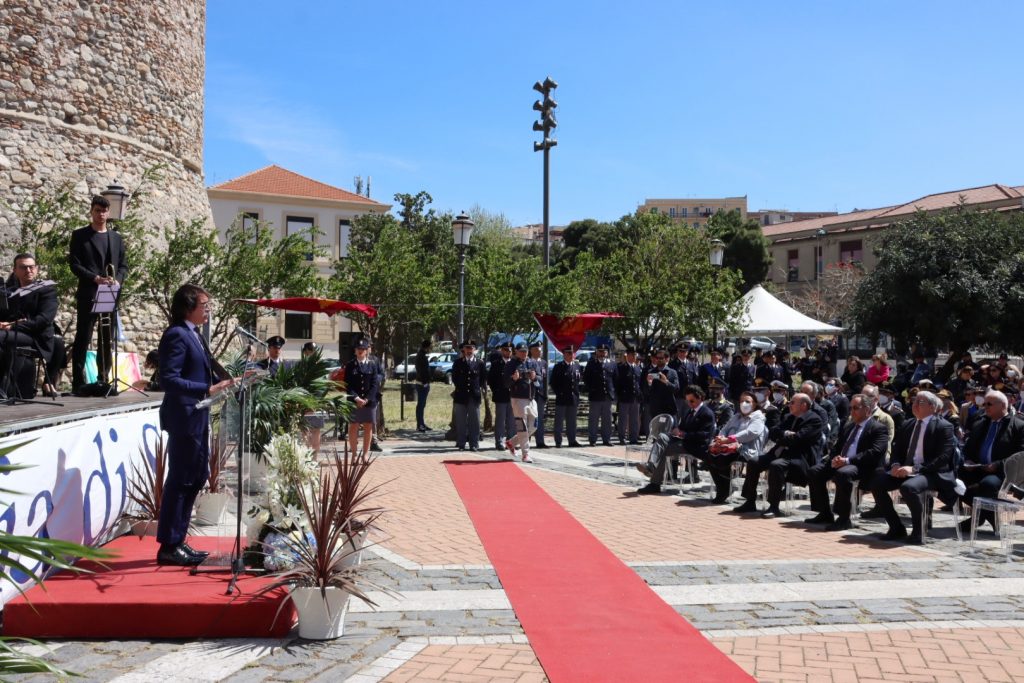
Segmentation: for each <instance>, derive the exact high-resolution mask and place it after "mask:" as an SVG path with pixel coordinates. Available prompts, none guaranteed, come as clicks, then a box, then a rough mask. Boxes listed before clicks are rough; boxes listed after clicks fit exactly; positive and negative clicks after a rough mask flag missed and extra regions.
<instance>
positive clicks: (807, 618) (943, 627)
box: [27, 440, 1024, 683]
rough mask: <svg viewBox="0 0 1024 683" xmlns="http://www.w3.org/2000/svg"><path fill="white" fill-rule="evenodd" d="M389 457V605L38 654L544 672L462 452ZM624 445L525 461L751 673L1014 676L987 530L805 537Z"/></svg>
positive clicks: (122, 671)
mask: <svg viewBox="0 0 1024 683" xmlns="http://www.w3.org/2000/svg"><path fill="white" fill-rule="evenodd" d="M385 446H386V451H387V452H386V453H385V454H384V456H383V457H381V458H380V460H379V461H378V463H377V466H376V467H375V468H374V469H375V472H374V477H375V481H377V482H379V483H382V484H384V490H385V494H384V499H383V501H382V503H383V505H385V507H387V508H389V513H388V516H387V518H386V520H385V522H384V524H383V533H382V534H380V535H378V537H377V538H376V539H375V540H376V542H377V545H376V546H374V548H373V549H372V552H370V553H367V555H368V557H367V558H366V561H365V562H364V569H365V572H366V575H367V578H369V579H370V580H371V581H373V582H374V583H376V584H378V585H380V586H383V587H385V588H388V589H391V590H393V591H396V592H398V593H399V594H400V597H398V598H395V599H391V600H390V601H384V602H382V606H383V609H382V611H379V612H368V611H365V610H362V609H359V608H358V607H357V606H353V608H352V610H351V611H350V612H349V614H348V616H347V618H346V621H345V624H346V626H345V635H344V636H343V637H342V638H340V639H339V640H336V641H330V642H310V641H303V640H301V639H298V638H297V637H295V636H292V637H289V638H284V639H279V640H278V639H265V640H218V641H203V642H182V641H137V640H136V641H132V640H126V641H103V642H100V641H90V642H78V641H60V640H54V641H50V642H48V643H45V644H44V645H43V647H45V648H48V650H49V653H48V654H46V657H47V658H48V659H50V660H52V661H53V662H55V663H57V664H59V665H61V666H63V667H66V668H68V669H70V670H73V671H76V672H79V673H81V674H82V675H83V677H82V678H81V679H80V680H83V681H111V680H116V681H146V682H147V683H148V682H150V681H154V680H182V681H186V680H196V681H218V680H226V681H238V682H241V681H245V682H246V683H248V682H251V681H332V682H333V681H342V680H350V681H353V683H371V682H376V681H401V682H405V681H492V680H493V681H499V680H500V681H522V682H527V681H543V680H546V679H545V677H544V673H543V669H542V668H541V666H540V663H539V662H538V660H537V658H536V656H535V655H534V653H533V651H532V650H531V649H530V647H529V643H528V642H527V639H526V636H525V634H524V633H523V631H522V629H521V627H520V626H519V622H518V621H517V619H516V617H515V613H514V612H513V611H512V609H510V607H509V605H508V602H507V599H505V598H504V593H503V591H502V590H501V584H500V582H499V581H498V578H497V576H496V575H495V573H494V570H493V569H492V568H491V566H490V564H489V562H488V560H487V555H486V553H485V552H484V550H483V547H482V546H481V544H480V541H479V539H478V538H477V536H476V533H475V531H474V530H473V525H472V522H471V521H470V520H469V518H468V516H467V515H466V512H465V509H464V508H463V506H462V504H461V501H460V500H459V498H458V495H457V493H456V492H455V489H454V486H453V485H452V483H451V480H450V478H449V477H448V474H447V472H446V471H445V468H444V467H443V464H442V463H443V461H444V460H445V459H446V458H453V459H455V458H460V459H461V458H465V457H466V456H467V455H468V454H464V453H458V452H456V451H454V450H452V449H451V448H450V444H442V443H437V442H425V441H412V440H407V441H399V440H389V441H388V442H386V443H385ZM623 450H624V449H622V448H621V447H611V448H607V447H606V448H602V447H597V448H584V449H578V450H575V451H570V450H568V449H562V450H558V449H548V450H538V451H535V452H534V453H533V456H534V458H535V460H536V463H537V464H535V465H533V466H528V467H527V472H528V473H529V474H530V476H532V477H533V478H534V480H535V481H537V483H538V484H539V485H541V486H542V487H543V488H544V489H545V490H547V491H548V492H549V493H550V495H551V496H552V497H553V498H554V499H555V500H557V501H558V502H559V503H560V504H562V505H563V506H564V507H565V508H566V509H567V510H569V511H570V512H571V513H572V514H573V515H574V516H576V517H577V518H578V519H579V520H580V521H581V522H582V523H583V524H584V525H585V526H586V527H587V528H588V529H589V530H590V531H591V532H592V533H593V534H594V535H595V536H596V537H597V538H598V539H600V540H601V541H602V542H603V543H604V544H605V545H606V546H608V548H609V549H611V550H612V552H614V553H615V554H617V555H618V556H619V557H620V559H622V560H623V561H624V562H626V563H628V564H630V565H631V566H632V567H634V569H635V570H636V571H637V573H638V574H639V575H640V576H641V577H642V578H643V579H644V580H645V581H647V583H648V584H650V585H651V586H652V587H653V588H654V589H655V590H656V591H657V592H658V593H659V594H660V595H661V596H662V597H663V598H664V599H665V600H666V601H667V602H669V604H671V605H673V607H674V608H675V609H676V610H677V611H678V612H679V613H680V614H681V615H683V616H684V617H686V618H687V619H688V620H689V621H690V622H691V623H692V624H694V626H696V627H697V628H698V629H700V630H701V631H703V632H704V634H705V635H706V636H707V637H709V638H710V639H711V640H712V642H714V643H715V644H716V645H717V646H718V647H719V648H721V649H722V650H723V651H724V652H726V653H727V654H729V655H730V656H731V657H732V658H733V659H734V660H735V661H736V662H737V663H738V664H740V665H741V666H742V667H743V668H745V669H746V670H747V671H749V672H750V673H752V674H753V675H754V676H755V677H756V678H758V679H759V680H765V681H804V680H815V681H831V680H835V681H857V680H859V681H872V680H887V681H893V680H908V681H910V680H913V681H953V680H956V681H967V680H978V681H981V680H985V681H1004V680H1005V681H1012V680H1024V664H1022V662H1024V655H1022V654H1021V653H1022V652H1024V621H1022V620H1019V619H1018V618H1017V617H1018V615H1021V614H1024V590H1022V587H1024V563H1021V562H1019V560H1018V561H1014V562H1006V561H1005V560H1004V557H1003V556H1002V555H1001V554H1000V553H999V552H998V543H997V542H996V540H995V539H994V537H993V536H986V537H984V538H983V540H982V542H981V544H980V545H981V549H980V551H979V552H978V553H977V554H975V555H968V554H966V552H965V550H966V548H965V544H963V543H960V542H958V541H957V540H956V538H955V536H954V534H953V529H952V523H951V522H952V520H951V518H950V516H949V515H948V514H947V513H939V514H937V515H936V521H935V524H936V529H935V530H934V531H933V538H932V542H931V543H929V544H928V545H926V546H924V547H921V548H917V547H907V546H903V545H900V544H890V543H883V542H881V541H878V540H875V539H873V538H871V537H870V535H871V533H872V532H877V531H881V530H883V525H881V524H879V523H877V522H872V521H867V520H865V521H862V522H860V528H858V529H855V530H853V531H851V532H849V533H844V534H829V533H824V532H821V531H819V530H816V529H812V528H809V527H807V526H806V525H805V524H803V523H802V519H803V518H804V517H806V516H809V514H808V512H807V509H806V503H805V501H796V503H795V505H796V509H795V510H794V511H793V514H792V515H791V516H789V517H787V518H784V519H781V520H761V519H760V518H758V517H756V516H755V517H752V518H751V517H746V518H745V517H740V516H736V515H734V514H732V513H730V512H729V508H728V507H724V506H715V505H712V504H711V503H709V502H708V501H707V492H706V490H705V489H701V488H699V487H695V488H694V489H693V490H687V491H684V492H682V493H681V494H679V495H676V494H666V495H662V496H652V497H636V496H634V495H633V494H632V491H633V489H634V488H636V487H637V486H638V485H639V481H640V480H639V478H638V475H635V474H634V473H633V472H632V471H631V470H629V469H626V468H624V467H623V460H622V458H623ZM479 457H501V454H500V453H498V452H496V451H485V452H483V453H481V454H480V456H479ZM1022 619H1024V617H1022ZM30 649H31V650H33V651H35V650H36V649H35V648H34V647H33V648H30ZM640 676H642V672H638V677H640ZM27 678H33V677H27ZM36 678H41V677H36Z"/></svg>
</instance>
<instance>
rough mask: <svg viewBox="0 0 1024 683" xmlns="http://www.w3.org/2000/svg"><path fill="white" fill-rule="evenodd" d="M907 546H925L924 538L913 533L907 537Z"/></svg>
mask: <svg viewBox="0 0 1024 683" xmlns="http://www.w3.org/2000/svg"><path fill="white" fill-rule="evenodd" d="M906 542H907V545H924V536H922V535H921V534H919V533H912V534H910V535H909V536H907V541H906Z"/></svg>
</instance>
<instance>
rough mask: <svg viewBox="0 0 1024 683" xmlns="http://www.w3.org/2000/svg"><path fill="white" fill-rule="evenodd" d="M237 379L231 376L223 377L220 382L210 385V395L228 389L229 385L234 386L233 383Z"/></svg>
mask: <svg viewBox="0 0 1024 683" xmlns="http://www.w3.org/2000/svg"><path fill="white" fill-rule="evenodd" d="M237 381H238V380H236V379H235V378H234V377H232V378H230V379H225V380H221V381H220V382H217V383H216V384H214V385H213V386H211V387H210V396H216V395H217V394H219V393H220V392H222V391H225V390H227V389H230V388H231V387H233V386H235V383H236V382H237Z"/></svg>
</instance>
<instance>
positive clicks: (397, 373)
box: [391, 353, 442, 382]
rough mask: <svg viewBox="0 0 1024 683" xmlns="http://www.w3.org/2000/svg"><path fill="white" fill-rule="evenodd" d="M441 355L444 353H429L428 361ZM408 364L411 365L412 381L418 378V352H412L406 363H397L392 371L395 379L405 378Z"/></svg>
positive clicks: (410, 376) (410, 379) (410, 377)
mask: <svg viewBox="0 0 1024 683" xmlns="http://www.w3.org/2000/svg"><path fill="white" fill-rule="evenodd" d="M440 355H442V354H440V353H428V354H427V363H430V362H431V361H433V360H434V359H435V358H437V357H438V356H440ZM406 366H408V367H409V381H410V382H412V381H414V380H415V379H416V354H415V353H414V354H412V355H411V356H409V357H408V358H406V359H405V362H404V363H399V364H398V365H396V366H395V369H394V370H393V371H392V373H391V376H392V377H394V378H395V379H405V368H406Z"/></svg>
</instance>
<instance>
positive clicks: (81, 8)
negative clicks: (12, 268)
mask: <svg viewBox="0 0 1024 683" xmlns="http://www.w3.org/2000/svg"><path fill="white" fill-rule="evenodd" d="M205 32H206V3H205V0H80V1H77V2H76V1H74V0H3V2H2V3H0V244H5V243H8V241H9V238H10V236H11V235H12V234H14V233H15V231H16V220H15V215H16V214H15V212H16V211H17V210H18V209H20V208H23V207H24V206H25V205H27V204H28V203H29V202H31V200H32V199H33V197H35V196H37V195H38V194H40V193H45V192H46V191H48V190H52V189H55V188H57V187H59V186H61V185H63V184H65V183H67V182H69V181H70V182H71V183H73V184H74V185H75V188H76V190H77V192H78V193H79V194H81V195H82V197H83V198H85V199H87V198H88V196H89V195H91V194H94V193H97V192H99V191H100V190H102V189H104V188H105V187H106V186H107V185H108V184H110V183H111V182H112V181H114V180H115V179H117V180H118V181H119V182H120V184H122V185H124V186H125V187H127V188H128V189H129V190H131V189H132V188H133V187H135V186H136V185H137V184H138V183H139V180H140V179H141V177H142V175H143V173H144V171H145V170H146V169H147V168H151V167H153V166H155V165H158V164H159V165H161V166H162V167H163V170H162V176H163V177H162V180H161V181H160V182H159V183H158V184H157V185H154V186H151V187H150V195H149V197H147V200H146V205H145V209H144V215H145V220H146V221H147V222H148V223H149V224H150V225H152V226H153V227H157V228H164V227H165V226H167V225H169V224H173V221H174V219H175V218H181V219H185V220H187V219H191V218H194V217H197V216H201V217H206V218H208V219H209V218H210V206H209V201H208V200H207V197H206V190H205V188H204V184H203V175H202V161H203V86H204V79H205ZM85 223H86V217H85V216H83V217H82V224H83V225H84V224H85ZM211 224H212V220H211ZM0 271H2V272H6V269H4V268H3V266H2V265H0ZM129 313H130V312H129ZM133 317H134V318H135V319H134V320H132V319H131V318H133ZM125 318H126V324H127V326H128V329H129V331H130V332H131V331H132V328H135V329H136V330H139V331H141V330H142V329H146V328H149V327H150V326H152V325H153V324H156V325H157V327H161V328H162V326H163V325H162V324H160V322H161V321H160V320H157V319H153V318H152V316H150V315H147V314H145V312H143V311H138V312H137V314H136V315H135V316H132V315H126V316H125ZM158 333H159V330H157V334H158ZM151 334H152V332H151V331H150V330H149V329H146V331H145V334H144V336H145V337H147V338H148V337H150V336H151ZM148 341H149V340H148V339H145V340H142V339H140V340H139V344H140V345H142V344H143V342H146V343H148Z"/></svg>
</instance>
